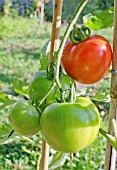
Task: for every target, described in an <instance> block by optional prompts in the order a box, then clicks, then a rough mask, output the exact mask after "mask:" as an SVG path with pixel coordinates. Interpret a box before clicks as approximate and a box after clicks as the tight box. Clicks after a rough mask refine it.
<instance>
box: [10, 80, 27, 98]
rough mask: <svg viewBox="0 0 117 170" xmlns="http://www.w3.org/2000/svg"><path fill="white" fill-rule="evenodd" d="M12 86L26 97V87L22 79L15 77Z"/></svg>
mask: <svg viewBox="0 0 117 170" xmlns="http://www.w3.org/2000/svg"><path fill="white" fill-rule="evenodd" d="M13 88H14V90H15V92H17V93H19V94H21V95H23V96H26V97H28V88H27V87H26V86H25V84H24V82H23V81H21V80H19V79H17V78H15V79H14V81H13Z"/></svg>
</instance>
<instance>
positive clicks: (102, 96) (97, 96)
mask: <svg viewBox="0 0 117 170" xmlns="http://www.w3.org/2000/svg"><path fill="white" fill-rule="evenodd" d="M90 98H91V100H94V101H100V102H110V96H109V95H107V94H103V93H96V94H94V95H92V96H90Z"/></svg>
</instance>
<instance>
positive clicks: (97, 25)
mask: <svg viewBox="0 0 117 170" xmlns="http://www.w3.org/2000/svg"><path fill="white" fill-rule="evenodd" d="M113 17H114V14H113V8H110V10H109V11H100V10H96V11H94V13H93V15H92V14H88V15H85V16H84V17H83V23H84V25H85V26H87V27H89V28H91V29H93V30H99V29H102V28H108V27H112V26H113Z"/></svg>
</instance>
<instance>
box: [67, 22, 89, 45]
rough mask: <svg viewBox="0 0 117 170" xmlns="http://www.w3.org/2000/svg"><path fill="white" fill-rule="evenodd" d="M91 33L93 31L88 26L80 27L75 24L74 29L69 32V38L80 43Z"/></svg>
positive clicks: (75, 42)
mask: <svg viewBox="0 0 117 170" xmlns="http://www.w3.org/2000/svg"><path fill="white" fill-rule="evenodd" d="M90 35H91V31H90V29H89V28H88V27H85V26H84V25H83V26H82V27H81V28H79V27H77V26H76V24H75V25H74V26H73V30H71V32H70V34H69V38H70V40H71V41H72V42H73V43H74V44H78V43H80V42H82V41H84V40H86V39H87V38H88V37H89V36H90Z"/></svg>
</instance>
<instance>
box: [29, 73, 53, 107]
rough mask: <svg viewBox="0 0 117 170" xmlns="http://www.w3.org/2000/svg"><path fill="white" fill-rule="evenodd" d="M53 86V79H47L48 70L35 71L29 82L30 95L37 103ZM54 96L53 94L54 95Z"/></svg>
mask: <svg viewBox="0 0 117 170" xmlns="http://www.w3.org/2000/svg"><path fill="white" fill-rule="evenodd" d="M51 86H52V80H49V79H47V73H46V70H41V71H38V72H37V73H35V74H34V75H33V77H32V79H31V82H30V83H29V87H28V90H29V97H30V99H31V100H33V102H34V103H35V104H39V102H40V101H41V100H42V99H43V98H44V97H45V95H46V94H47V93H48V91H49V90H50V88H51ZM52 97H53V95H52Z"/></svg>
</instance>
